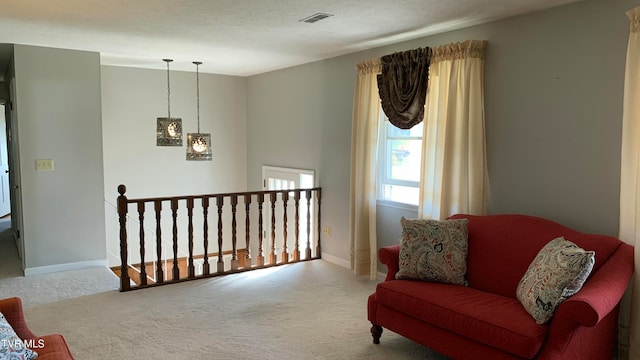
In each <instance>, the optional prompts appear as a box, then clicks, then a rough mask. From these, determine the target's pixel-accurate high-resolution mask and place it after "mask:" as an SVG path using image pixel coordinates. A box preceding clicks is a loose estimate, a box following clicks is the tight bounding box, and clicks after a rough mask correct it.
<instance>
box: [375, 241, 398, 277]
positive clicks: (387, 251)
mask: <svg viewBox="0 0 640 360" xmlns="http://www.w3.org/2000/svg"><path fill="white" fill-rule="evenodd" d="M378 259H379V260H380V262H381V263H383V264H385V265H387V277H386V278H385V279H384V281H389V280H395V278H396V273H397V272H398V268H399V265H398V263H399V260H400V245H391V246H385V247H381V248H380V249H379V250H378Z"/></svg>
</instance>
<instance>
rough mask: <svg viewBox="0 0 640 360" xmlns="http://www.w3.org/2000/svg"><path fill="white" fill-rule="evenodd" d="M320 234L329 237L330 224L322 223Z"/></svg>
mask: <svg viewBox="0 0 640 360" xmlns="http://www.w3.org/2000/svg"><path fill="white" fill-rule="evenodd" d="M322 235H324V236H328V237H331V226H328V225H322Z"/></svg>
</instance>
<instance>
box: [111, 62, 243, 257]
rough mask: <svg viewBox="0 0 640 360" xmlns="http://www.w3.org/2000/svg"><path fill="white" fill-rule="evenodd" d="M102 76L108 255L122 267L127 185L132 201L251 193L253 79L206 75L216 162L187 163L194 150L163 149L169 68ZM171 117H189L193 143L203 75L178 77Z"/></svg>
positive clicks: (203, 114) (203, 100) (205, 112)
mask: <svg viewBox="0 0 640 360" xmlns="http://www.w3.org/2000/svg"><path fill="white" fill-rule="evenodd" d="M158 62H159V63H161V62H160V61H158ZM162 65H163V64H159V66H162ZM194 70H195V66H194ZM101 71H102V107H103V111H102V129H103V134H104V189H103V192H104V198H105V215H106V224H107V253H108V258H109V262H110V265H117V264H119V262H120V260H119V259H120V252H119V246H120V245H119V244H120V243H119V240H118V239H119V233H118V220H117V219H118V217H117V212H116V206H115V204H116V198H117V196H118V192H117V190H116V189H117V186H118V185H119V184H125V185H126V186H127V196H128V197H129V198H143V197H160V196H179V195H193V194H213V193H225V192H240V191H245V190H246V187H247V185H246V180H247V174H246V151H247V150H246V149H247V145H246V78H242V77H237V76H223V75H213V74H203V73H201V74H200V131H201V132H204V133H210V134H211V142H212V153H213V159H212V161H186V159H185V158H186V145H183V146H180V147H173V146H156V132H155V130H156V118H158V117H166V116H167V72H166V70H150V69H138V68H127V67H116V66H102V69H101ZM171 116H172V117H179V118H182V127H183V141H185V144H186V134H187V133H191V132H196V131H197V126H198V125H197V124H198V122H197V110H196V74H195V71H194V72H184V71H171ZM164 216H165V217H166V219H169V218H170V217H169V216H168V215H164ZM180 220H181V221H186V217H185V216H181V217H180ZM179 228H180V229H186V224H182V223H180V226H179ZM196 228H197V227H196ZM167 234H170V232H165V235H167ZM182 240H184V241H185V242H186V240H187V237H186V236H184V237H183V238H182ZM197 243H198V242H197ZM200 243H201V242H200ZM181 245H182V244H181ZM181 249H187V246H186V245H185V246H184V247H181ZM131 256H136V252H132V254H131ZM185 256H186V254H185Z"/></svg>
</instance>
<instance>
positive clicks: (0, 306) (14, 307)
mask: <svg viewBox="0 0 640 360" xmlns="http://www.w3.org/2000/svg"><path fill="white" fill-rule="evenodd" d="M0 312H1V313H2V315H4V317H5V318H6V319H7V322H9V324H10V325H11V327H12V328H13V331H15V332H16V334H17V335H18V336H19V337H20V338H21V339H33V338H35V337H36V336H35V335H34V334H33V333H32V332H31V330H29V327H28V326H27V322H26V321H25V319H24V312H23V311H22V301H21V300H20V298H17V297H12V298H8V299H2V300H0Z"/></svg>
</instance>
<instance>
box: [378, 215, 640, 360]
mask: <svg viewBox="0 0 640 360" xmlns="http://www.w3.org/2000/svg"><path fill="white" fill-rule="evenodd" d="M451 218H453V219H460V218H467V219H468V220H469V223H468V253H467V274H466V278H467V280H468V282H469V286H468V287H466V286H460V285H451V284H443V283H435V282H423V281H413V280H396V279H395V274H396V272H397V271H398V256H399V252H400V247H399V245H394V246H389V247H383V248H381V249H379V252H378V254H379V259H380V261H381V262H382V263H383V264H385V265H386V266H387V268H388V272H387V276H386V279H385V281H384V282H382V283H380V284H378V286H377V288H376V291H375V293H373V294H372V295H371V296H369V299H368V318H369V321H371V323H372V327H371V333H372V335H373V342H374V343H376V344H377V343H379V342H380V336H381V334H382V329H383V328H386V329H388V330H391V331H393V332H396V333H398V334H400V335H402V336H405V337H407V338H409V339H411V340H413V341H416V342H418V343H420V344H423V345H425V346H427V347H429V348H430V349H432V350H434V351H437V352H439V353H442V354H443V355H446V356H449V357H451V358H453V359H474V360H478V359H491V360H499V359H563V360H569V359H576V360H578V359H580V360H582V359H603V360H609V359H611V357H612V351H613V346H614V343H615V337H616V333H617V324H618V310H619V302H620V299H621V298H622V295H623V294H624V292H625V289H626V288H627V285H628V283H629V281H630V279H631V275H632V273H633V247H631V246H629V245H627V244H625V243H623V242H622V241H620V240H619V239H616V238H614V237H611V236H603V235H593V234H585V233H581V232H578V231H575V230H572V229H570V228H568V227H565V226H563V225H560V224H558V223H555V222H553V221H549V220H546V219H542V218H538V217H532V216H526V215H488V216H472V215H462V214H459V215H454V216H452V217H451ZM559 236H564V237H565V238H566V239H567V240H570V241H572V242H574V243H575V244H577V245H578V246H580V247H582V248H584V249H585V250H593V251H595V259H596V260H595V266H594V268H593V271H592V272H591V275H590V276H589V278H588V279H587V281H586V282H585V283H584V285H583V287H582V289H581V290H580V291H579V292H578V293H577V294H575V295H573V296H571V297H569V298H568V299H567V300H565V301H564V302H563V303H562V304H561V305H560V306H559V307H558V309H557V310H556V312H555V315H554V317H553V318H552V319H551V321H549V322H548V323H546V324H543V325H538V324H536V322H535V320H534V319H533V318H532V317H531V316H530V315H529V314H528V313H527V312H526V310H525V309H524V307H523V306H522V305H521V304H520V302H519V301H518V299H517V297H516V288H517V286H518V283H519V281H520V279H521V278H522V276H523V275H524V274H525V272H526V271H527V268H528V267H529V264H530V263H531V261H532V260H533V259H534V257H535V256H536V254H537V253H538V251H539V250H540V249H541V248H542V247H543V246H544V245H545V244H546V243H547V242H549V241H550V240H552V239H554V238H556V237H559Z"/></svg>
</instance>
